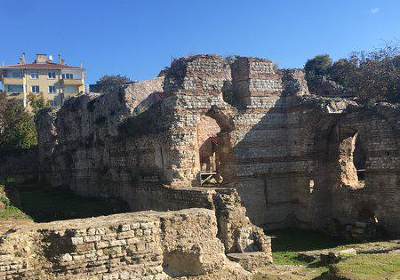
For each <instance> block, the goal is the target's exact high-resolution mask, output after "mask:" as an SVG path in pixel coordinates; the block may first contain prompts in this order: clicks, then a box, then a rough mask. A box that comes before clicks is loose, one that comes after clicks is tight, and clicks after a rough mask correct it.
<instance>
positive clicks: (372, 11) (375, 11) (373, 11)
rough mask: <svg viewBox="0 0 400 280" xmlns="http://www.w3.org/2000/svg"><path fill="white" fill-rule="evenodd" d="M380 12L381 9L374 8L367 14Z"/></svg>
mask: <svg viewBox="0 0 400 280" xmlns="http://www.w3.org/2000/svg"><path fill="white" fill-rule="evenodd" d="M380 10H381V8H379V7H375V8H372V9H371V10H369V12H370V13H371V14H376V13H379V11H380Z"/></svg>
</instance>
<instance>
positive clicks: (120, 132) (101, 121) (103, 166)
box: [39, 55, 400, 232]
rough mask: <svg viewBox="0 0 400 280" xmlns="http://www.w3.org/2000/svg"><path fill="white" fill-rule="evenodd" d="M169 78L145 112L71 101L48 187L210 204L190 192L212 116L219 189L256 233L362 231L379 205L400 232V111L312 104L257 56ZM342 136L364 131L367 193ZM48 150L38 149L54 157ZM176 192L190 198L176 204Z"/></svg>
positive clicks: (214, 60)
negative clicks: (232, 196)
mask: <svg viewBox="0 0 400 280" xmlns="http://www.w3.org/2000/svg"><path fill="white" fill-rule="evenodd" d="M163 79H164V80H163V91H162V92H161V91H159V90H160V88H159V84H157V86H156V87H155V88H152V87H151V88H152V89H151V91H152V90H154V89H157V92H156V94H157V96H158V97H157V99H154V100H152V101H151V102H150V101H149V103H146V105H145V106H144V107H145V108H148V109H147V110H145V111H144V112H142V111H141V110H139V111H138V110H135V108H137V104H140V103H141V102H142V101H140V102H136V103H135V102H133V101H131V100H134V99H135V98H134V97H133V96H132V95H137V94H138V92H137V91H136V92H135V91H130V92H129V91H126V90H125V91H122V92H119V93H112V94H109V95H104V96H98V97H96V96H95V97H88V96H82V97H79V98H77V99H73V100H71V101H68V102H67V103H66V105H65V106H63V108H61V109H60V111H59V112H58V113H57V117H56V120H55V122H54V123H55V124H54V127H55V128H56V131H57V133H56V134H57V136H56V137H55V138H56V139H55V142H54V143H55V144H54V147H55V148H54V152H52V154H51V155H50V157H49V158H51V160H50V161H49V162H50V163H49V164H50V166H51V168H48V170H51V174H53V175H51V176H50V177H51V178H55V179H56V180H54V179H53V180H54V181H52V182H51V183H52V185H53V186H57V185H68V186H69V187H70V188H71V189H73V190H74V191H76V192H78V193H80V194H84V195H90V196H104V197H121V198H123V199H126V201H127V202H128V203H129V204H130V205H131V208H132V209H151V208H152V207H159V208H160V209H163V210H165V209H170V208H174V207H177V206H178V205H182V207H190V206H191V205H199V203H197V200H196V199H195V200H193V201H192V200H190V198H191V197H192V196H194V197H202V196H201V195H200V196H198V193H196V194H194V193H195V192H196V188H198V187H199V185H200V180H199V172H200V163H199V147H198V131H199V130H198V125H199V123H201V120H202V118H204V116H207V117H210V118H212V119H214V120H215V122H216V123H217V124H218V126H219V127H220V132H219V133H217V138H218V157H219V160H220V162H221V164H220V168H219V172H220V173H221V175H222V178H223V182H222V186H223V187H227V188H233V189H236V190H237V192H238V194H239V196H240V198H241V203H243V205H244V206H245V208H246V210H247V215H248V216H249V218H250V219H251V221H252V222H253V223H255V224H257V225H264V226H266V227H267V228H269V229H272V228H279V227H285V226H297V227H301V228H306V229H311V228H315V229H322V228H323V227H324V225H323V224H324V223H325V222H326V221H327V220H329V219H331V218H335V219H339V220H341V221H342V222H343V223H348V222H354V221H356V214H355V213H356V212H357V211H356V210H355V209H358V208H360V207H361V206H359V205H360V204H362V205H364V204H366V203H367V204H368V201H372V202H373V203H372V204H373V205H377V206H375V208H374V211H376V212H377V213H379V214H377V215H378V216H380V220H381V221H383V224H384V226H385V227H386V228H387V229H388V230H390V231H393V232H400V230H399V229H398V226H396V225H393V223H392V222H391V220H393V219H392V218H393V217H394V215H395V213H399V209H398V207H397V206H395V203H397V201H398V200H399V194H398V183H397V177H398V176H397V174H398V172H399V168H398V161H399V160H398V144H399V143H398V142H399V139H400V138H399V137H398V124H397V120H398V118H399V114H398V108H397V107H396V106H394V107H393V106H389V105H385V106H386V107H385V106H383V105H382V104H381V105H379V104H378V105H376V106H375V107H373V108H372V107H370V108H366V107H364V106H361V105H359V104H357V102H356V101H354V100H352V99H346V98H322V97H317V96H313V95H310V94H309V92H308V89H307V84H306V81H305V79H304V73H303V72H302V71H301V70H296V69H293V70H277V69H276V68H275V65H274V64H273V63H272V62H271V61H269V60H266V59H259V58H246V57H240V58H237V59H235V60H234V61H232V63H231V64H230V65H229V66H228V65H227V64H226V62H224V61H222V58H221V57H220V56H215V55H197V56H192V57H185V58H181V59H177V60H175V61H174V62H173V63H172V64H171V67H170V68H169V69H167V70H166V71H165V77H164V78H163ZM157 83H159V81H158V82H157ZM139 84H140V83H139ZM145 88H147V87H145ZM137 90H138V91H141V90H142V89H141V88H140V87H139V85H137ZM154 94H155V93H154V92H153V93H149V92H147V91H146V94H144V95H145V96H154ZM138 95H139V96H143V95H141V94H138ZM150 99H151V98H150ZM150 99H148V100H150ZM142 100H146V98H145V99H142ZM135 106H136V107H135ZM382 106H383V107H384V108H385V109H383V107H382ZM49 118H50V117H49ZM371 120H372V121H371ZM39 123H40V121H39ZM335 129H336V130H338V131H339V132H340V131H342V132H343V131H345V130H347V131H353V130H354V131H358V132H359V135H360V137H361V139H362V140H363V143H364V145H365V146H366V154H367V164H366V171H365V174H366V179H365V186H364V187H363V188H358V189H357V186H358V183H357V182H353V181H354V179H355V173H354V169H353V170H352V171H353V175H351V173H346V170H347V171H350V169H351V168H350V167H351V166H354V165H352V164H350V162H348V161H351V158H352V154H351V151H350V152H348V153H349V154H348V155H345V154H344V153H343V154H342V157H341V158H340V159H339V158H338V157H337V155H339V154H340V153H339V152H338V151H339V149H340V146H338V142H337V141H336V140H335V139H334V138H332V137H331V136H332V135H333V134H332V133H333V132H332V131H334V130H335ZM341 129H342V130H341ZM43 133H46V132H43ZM338 135H340V133H339V134H338ZM50 138H51V137H50ZM339 138H340V137H338V138H337V139H339ZM46 139H47V138H46ZM335 141H336V142H335ZM350 142H351V141H350ZM350 142H349V143H350ZM43 143H46V142H42V143H41V145H40V146H41V147H42V150H43V149H45V148H46V147H48V144H45V145H43ZM349 145H352V144H351V143H350V144H349ZM50 147H51V145H50ZM335 147H336V148H335ZM334 149H336V151H335V150H334ZM387 152H389V155H387ZM335 158H336V159H335ZM340 163H343V165H340ZM347 163H348V164H347ZM45 165H46V164H45ZM340 166H341V167H340ZM338 167H340V168H338ZM343 178H347V179H346V180H347V182H345V181H346V180H343ZM353 183H354V184H353ZM346 185H349V186H350V185H351V187H350V188H348V187H346ZM164 186H166V187H164ZM176 188H179V189H181V190H185V191H184V193H186V194H187V197H188V199H185V198H184V195H183V198H182V199H175V198H176V197H175V195H176V193H177V192H176V190H175V189H176ZM189 188H192V189H193V191H190V190H188V189H189ZM356 189H357V190H356ZM367 190H368V191H367ZM149 193H151V194H152V195H153V196H152V197H151V196H149V195H148V194H149ZM200 193H201V192H200ZM163 196H165V197H167V199H165V200H164V199H162V197H163ZM388 196H390V197H391V198H390V199H389V198H388ZM378 197H379V199H378ZM380 198H382V199H384V198H387V199H389V200H390V201H389V204H388V205H391V208H390V209H386V206H385V203H384V202H383V201H382V200H380ZM199 201H202V202H201V203H205V204H203V206H199V207H205V208H210V209H211V208H213V207H214V208H215V205H216V204H215V200H213V201H212V203H211V202H209V200H207V199H203V198H202V199H200V200H199ZM201 203H200V204H201ZM345 203H346V204H345ZM378 205H379V206H378ZM361 208H362V207H361ZM179 209H181V208H179ZM379 209H380V210H379ZM383 209H386V210H388V211H384V210H383Z"/></svg>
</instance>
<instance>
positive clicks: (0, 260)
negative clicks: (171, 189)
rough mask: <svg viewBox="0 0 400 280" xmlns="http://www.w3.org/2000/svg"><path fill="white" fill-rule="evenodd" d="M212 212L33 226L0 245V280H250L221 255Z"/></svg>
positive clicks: (12, 232) (14, 232)
mask: <svg viewBox="0 0 400 280" xmlns="http://www.w3.org/2000/svg"><path fill="white" fill-rule="evenodd" d="M217 231H218V229H217V221H216V218H215V213H214V211H211V210H207V209H187V210H182V211H177V212H163V213H160V212H138V213H128V214H117V215H111V216H106V217H97V218H91V219H83V220H69V221H60V222H52V223H45V224H35V225H32V226H29V227H20V228H16V229H13V230H10V231H9V232H7V233H6V234H5V235H4V236H3V237H2V242H1V245H0V279H91V280H92V279H93V280H95V279H103V280H106V279H180V278H181V277H186V278H185V279H251V274H250V273H248V272H246V271H245V270H244V269H243V268H242V267H241V266H240V265H238V264H236V263H233V262H231V261H229V260H228V259H227V257H226V256H225V250H224V246H223V244H222V243H221V241H220V240H219V239H218V238H217Z"/></svg>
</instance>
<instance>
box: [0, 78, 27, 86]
mask: <svg viewBox="0 0 400 280" xmlns="http://www.w3.org/2000/svg"><path fill="white" fill-rule="evenodd" d="M2 82H3V84H4V85H23V84H24V78H7V77H3V81H2Z"/></svg>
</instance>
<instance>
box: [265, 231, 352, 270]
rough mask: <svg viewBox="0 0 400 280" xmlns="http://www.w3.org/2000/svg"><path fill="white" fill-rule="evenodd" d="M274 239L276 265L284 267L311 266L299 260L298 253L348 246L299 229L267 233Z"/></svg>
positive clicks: (319, 234)
mask: <svg viewBox="0 0 400 280" xmlns="http://www.w3.org/2000/svg"><path fill="white" fill-rule="evenodd" d="M266 234H267V235H270V236H271V237H272V256H273V258H274V263H276V264H282V265H309V264H310V263H307V262H305V261H300V260H298V259H297V253H298V252H303V251H313V250H321V249H328V248H334V247H337V246H340V245H344V244H347V243H346V242H345V241H344V240H341V239H338V238H332V237H327V236H326V235H324V234H322V233H317V232H313V231H304V230H298V229H282V230H275V231H270V232H267V233H266Z"/></svg>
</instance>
